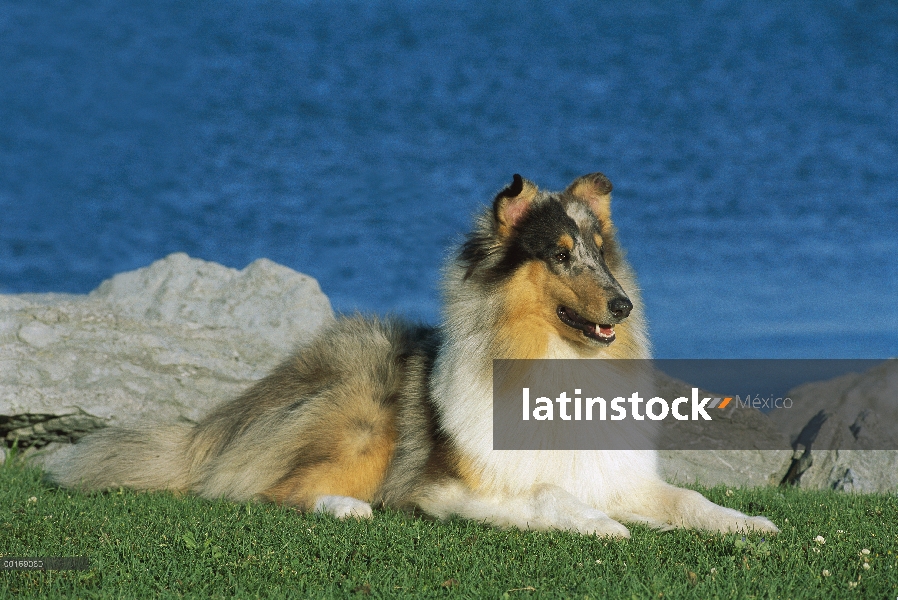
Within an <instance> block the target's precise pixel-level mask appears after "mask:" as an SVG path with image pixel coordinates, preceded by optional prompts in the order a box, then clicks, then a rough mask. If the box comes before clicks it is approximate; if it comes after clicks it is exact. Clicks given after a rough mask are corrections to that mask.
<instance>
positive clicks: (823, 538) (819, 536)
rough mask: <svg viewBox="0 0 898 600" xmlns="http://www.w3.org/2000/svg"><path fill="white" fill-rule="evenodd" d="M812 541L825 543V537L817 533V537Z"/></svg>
mask: <svg viewBox="0 0 898 600" xmlns="http://www.w3.org/2000/svg"><path fill="white" fill-rule="evenodd" d="M814 541H815V542H817V543H818V544H820V545H821V546H822V545H823V544H825V543H826V538H825V537H823V536H822V535H818V536H817V537H815V538H814Z"/></svg>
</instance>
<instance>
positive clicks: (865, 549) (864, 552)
mask: <svg viewBox="0 0 898 600" xmlns="http://www.w3.org/2000/svg"><path fill="white" fill-rule="evenodd" d="M861 554H863V555H864V556H866V555H867V554H870V549H869V548H864V549H863V550H861Z"/></svg>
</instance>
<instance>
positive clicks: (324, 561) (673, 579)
mask: <svg viewBox="0 0 898 600" xmlns="http://www.w3.org/2000/svg"><path fill="white" fill-rule="evenodd" d="M12 462H13V461H8V462H7V464H6V465H4V466H0V555H3V556H6V557H10V556H16V557H41V556H43V557H46V556H88V557H89V559H90V565H91V567H90V570H88V571H2V572H0V597H2V598H7V597H10V596H16V595H22V596H28V597H67V598H68V597H82V598H95V597H109V598H122V597H134V598H137V597H153V596H163V597H182V596H183V597H200V598H207V597H209V598H212V597H249V598H252V597H262V598H280V597H299V598H302V597H350V598H359V599H361V598H365V597H368V598H379V597H386V598H393V597H416V598H423V597H432V598H444V597H455V598H530V597H539V598H548V597H559V598H584V597H589V598H628V599H629V598H684V597H685V598H768V597H771V598H840V597H850V598H886V599H892V598H898V496H895V495H891V496H887V495H850V494H845V493H836V492H808V491H799V490H793V489H787V490H781V489H775V488H771V489H752V490H741V489H733V490H728V489H726V488H723V487H716V488H710V489H704V488H696V489H699V490H700V491H702V492H703V493H705V494H707V496H708V497H709V498H711V499H712V500H713V501H715V502H718V503H720V504H724V505H726V506H730V507H733V508H736V509H739V510H742V511H745V512H748V513H750V514H758V513H763V514H765V515H767V516H768V517H770V518H771V519H772V520H773V521H774V522H775V523H776V524H777V525H778V526H779V527H780V528H781V529H782V533H780V534H779V535H778V536H775V537H767V538H766V539H763V538H762V537H761V536H759V535H751V536H748V537H747V538H743V536H741V535H735V534H734V535H711V534H707V533H701V532H695V531H671V532H664V533H656V532H653V531H651V530H649V529H646V528H644V527H632V528H631V532H632V536H633V537H632V538H631V539H630V540H626V541H608V540H603V539H598V538H594V537H581V536H578V535H573V534H569V533H563V532H553V533H536V532H522V531H498V530H495V529H490V528H488V527H484V526H481V525H478V524H475V523H471V522H466V521H451V522H446V523H439V522H432V521H425V520H422V519H418V518H412V517H409V516H405V515H403V514H400V513H396V512H391V511H379V512H376V513H375V517H374V519H373V520H372V521H368V522H360V521H355V520H349V521H346V522H341V521H337V520H335V519H333V518H329V517H319V516H315V515H301V514H297V513H296V512H294V511H292V510H290V509H287V508H282V507H278V506H271V505H261V504H234V503H229V502H209V501H205V500H200V499H197V498H192V497H189V498H175V497H173V496H172V495H170V494H164V493H160V494H138V493H133V492H130V491H127V490H123V491H118V492H111V493H105V494H96V495H83V494H78V493H72V492H70V491H68V490H59V489H54V488H52V487H50V486H48V485H47V484H45V483H43V482H42V481H41V474H40V472H38V471H36V470H32V469H26V468H22V467H21V466H18V465H15V464H10V463H12ZM818 536H821V537H820V538H818Z"/></svg>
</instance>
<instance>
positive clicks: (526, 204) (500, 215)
mask: <svg viewBox="0 0 898 600" xmlns="http://www.w3.org/2000/svg"><path fill="white" fill-rule="evenodd" d="M536 192H537V188H536V186H535V185H534V184H533V183H532V182H530V181H528V180H526V179H524V178H523V177H521V176H520V175H518V174H517V173H515V174H514V178H513V179H512V182H511V183H510V184H508V187H506V188H505V189H504V190H502V191H501V192H499V193H498V194H497V195H496V199H495V200H494V201H493V217H494V218H495V220H496V224H497V226H498V232H499V235H500V236H502V237H505V236H507V235H508V234H509V233H511V230H512V229H513V228H514V226H515V225H517V224H518V223H519V222H520V221H521V219H522V218H523V217H524V215H526V214H527V211H528V210H529V209H530V205H531V204H532V203H533V199H534V198H536Z"/></svg>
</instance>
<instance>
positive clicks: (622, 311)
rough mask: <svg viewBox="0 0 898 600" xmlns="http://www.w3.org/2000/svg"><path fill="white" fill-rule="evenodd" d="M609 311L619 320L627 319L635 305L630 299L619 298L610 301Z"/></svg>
mask: <svg viewBox="0 0 898 600" xmlns="http://www.w3.org/2000/svg"><path fill="white" fill-rule="evenodd" d="M608 310H610V311H611V314H612V315H614V316H615V317H617V318H618V319H626V318H627V317H629V316H630V311H631V310H633V303H632V302H630V299H629V298H626V297H624V296H618V297H617V298H613V299H611V300H609V301H608Z"/></svg>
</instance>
